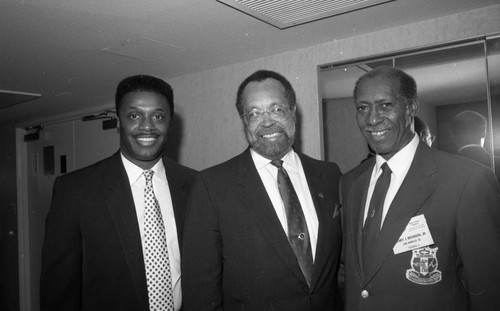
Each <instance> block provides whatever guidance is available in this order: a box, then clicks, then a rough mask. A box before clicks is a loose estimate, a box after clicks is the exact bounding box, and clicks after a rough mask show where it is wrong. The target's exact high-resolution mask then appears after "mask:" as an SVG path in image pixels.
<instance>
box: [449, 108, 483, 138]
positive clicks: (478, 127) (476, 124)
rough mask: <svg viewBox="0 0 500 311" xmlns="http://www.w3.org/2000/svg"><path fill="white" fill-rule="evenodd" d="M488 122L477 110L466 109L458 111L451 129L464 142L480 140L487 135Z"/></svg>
mask: <svg viewBox="0 0 500 311" xmlns="http://www.w3.org/2000/svg"><path fill="white" fill-rule="evenodd" d="M487 126H488V122H487V121H486V118H485V117H484V116H483V115H482V114H480V113H479V112H476V111H471V110H465V111H462V112H459V113H457V114H456V115H455V116H454V117H453V119H452V122H451V130H452V131H453V134H454V135H455V136H456V137H459V138H460V139H462V140H463V142H467V143H472V142H474V143H475V142H478V141H479V140H480V139H481V138H484V137H485V136H486V129H487Z"/></svg>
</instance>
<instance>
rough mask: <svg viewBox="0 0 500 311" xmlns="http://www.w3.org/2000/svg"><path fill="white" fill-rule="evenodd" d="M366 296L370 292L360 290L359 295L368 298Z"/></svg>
mask: <svg viewBox="0 0 500 311" xmlns="http://www.w3.org/2000/svg"><path fill="white" fill-rule="evenodd" d="M368 296H370V293H369V292H368V291H367V290H366V289H364V290H363V291H362V292H361V297H363V298H368Z"/></svg>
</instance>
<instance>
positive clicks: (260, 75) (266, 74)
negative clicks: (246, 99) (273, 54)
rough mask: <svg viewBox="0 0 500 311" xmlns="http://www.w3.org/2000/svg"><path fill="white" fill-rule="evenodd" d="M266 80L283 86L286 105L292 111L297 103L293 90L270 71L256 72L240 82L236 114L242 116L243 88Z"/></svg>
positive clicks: (284, 79) (283, 79) (280, 76)
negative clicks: (272, 80)
mask: <svg viewBox="0 0 500 311" xmlns="http://www.w3.org/2000/svg"><path fill="white" fill-rule="evenodd" d="M266 79H274V80H277V81H278V82H280V83H281V85H283V87H284V88H285V97H286V98H287V99H288V105H289V106H290V109H293V108H294V107H295V105H296V103H297V98H296V96H295V91H294V90H293V87H292V85H291V84H290V82H289V81H288V80H287V79H286V78H285V77H283V76H282V75H280V74H279V73H277V72H274V71H270V70H258V71H256V72H254V73H253V74H251V75H250V76H248V78H246V79H245V80H243V82H241V84H240V86H239V87H238V92H237V93H236V109H238V113H239V114H240V115H243V113H244V112H243V103H242V100H243V98H242V97H243V90H244V89H245V87H246V86H247V85H248V84H249V83H250V82H261V81H264V80H266Z"/></svg>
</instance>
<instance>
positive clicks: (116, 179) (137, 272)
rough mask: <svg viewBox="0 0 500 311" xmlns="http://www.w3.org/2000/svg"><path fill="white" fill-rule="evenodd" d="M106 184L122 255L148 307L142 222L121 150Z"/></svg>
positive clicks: (111, 166) (110, 165)
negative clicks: (138, 221) (140, 221)
mask: <svg viewBox="0 0 500 311" xmlns="http://www.w3.org/2000/svg"><path fill="white" fill-rule="evenodd" d="M104 184H105V189H103V192H104V196H105V202H106V207H107V209H108V211H109V214H110V215H111V218H112V219H113V222H114V224H115V227H116V231H117V234H118V237H119V239H120V242H121V245H122V250H123V256H124V257H125V261H126V262H127V265H128V267H129V271H130V274H131V277H132V280H133V281H134V284H135V288H136V292H137V295H138V296H139V299H140V301H142V302H143V305H145V306H147V305H148V300H147V299H148V297H147V288H146V275H145V268H144V259H143V254H142V244H141V238H140V231H139V225H138V223H137V214H136V211H135V206H134V200H133V197H132V192H131V190H130V184H129V181H128V177H127V173H126V171H125V168H124V167H123V164H122V162H121V158H120V153H119V152H118V153H116V154H115V155H114V156H113V157H112V158H111V159H110V163H109V165H108V170H107V173H106V180H105V182H104Z"/></svg>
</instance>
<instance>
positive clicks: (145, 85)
mask: <svg viewBox="0 0 500 311" xmlns="http://www.w3.org/2000/svg"><path fill="white" fill-rule="evenodd" d="M144 91H145V92H154V93H158V94H161V95H163V96H165V98H166V99H167V103H168V106H169V108H170V117H172V116H173V114H174V92H173V91H172V87H171V86H170V85H169V84H168V83H167V82H165V81H163V80H162V79H159V78H156V77H153V76H148V75H136V76H130V77H127V78H125V79H123V80H122V81H121V82H120V83H119V84H118V87H117V88H116V94H115V108H116V113H117V114H118V110H119V109H120V105H121V102H122V99H123V97H124V96H125V95H126V94H128V93H132V92H144Z"/></svg>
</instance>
